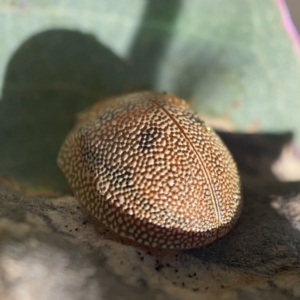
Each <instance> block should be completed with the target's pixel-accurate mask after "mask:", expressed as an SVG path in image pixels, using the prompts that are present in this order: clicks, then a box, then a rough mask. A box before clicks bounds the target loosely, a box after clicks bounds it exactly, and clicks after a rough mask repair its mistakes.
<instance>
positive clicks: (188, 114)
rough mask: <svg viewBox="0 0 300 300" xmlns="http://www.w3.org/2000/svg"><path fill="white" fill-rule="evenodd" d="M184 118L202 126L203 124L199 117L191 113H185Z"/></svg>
mask: <svg viewBox="0 0 300 300" xmlns="http://www.w3.org/2000/svg"><path fill="white" fill-rule="evenodd" d="M184 116H185V117H187V118H188V119H189V120H190V121H192V122H194V123H197V124H200V125H201V126H204V122H203V121H202V120H201V119H200V118H199V116H197V115H196V114H194V113H192V112H191V111H185V112H184Z"/></svg>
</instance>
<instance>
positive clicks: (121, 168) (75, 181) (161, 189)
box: [58, 93, 241, 249]
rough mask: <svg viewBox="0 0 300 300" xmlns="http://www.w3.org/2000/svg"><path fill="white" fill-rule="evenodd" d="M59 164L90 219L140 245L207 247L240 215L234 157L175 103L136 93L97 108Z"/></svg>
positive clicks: (172, 99)
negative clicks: (206, 245) (96, 220)
mask: <svg viewBox="0 0 300 300" xmlns="http://www.w3.org/2000/svg"><path fill="white" fill-rule="evenodd" d="M83 124H85V125H83ZM58 163H59V166H60V167H61V168H62V170H63V172H64V174H65V176H66V178H67V179H68V181H69V183H70V185H71V187H72V189H73V190H74V192H75V195H76V197H77V198H78V199H79V200H80V201H81V202H82V203H83V205H84V206H85V207H86V209H87V211H88V212H89V213H90V214H91V215H93V216H94V218H96V219H98V220H99V223H100V224H101V225H103V226H104V227H106V228H109V229H110V230H112V231H113V232H114V233H116V234H118V235H119V236H121V237H124V238H125V239H129V240H131V241H134V242H136V243H138V244H142V245H146V246H151V247H154V248H169V249H172V248H180V249H184V248H193V247H197V246H200V245H204V244H207V243H209V242H211V241H212V240H214V239H215V238H217V237H220V236H222V235H224V234H225V233H226V232H227V231H228V230H229V229H230V228H231V227H232V225H233V223H234V222H235V221H236V218H237V216H238V214H239V210H240V202H241V197H240V188H239V178H238V174H237V170H236V167H235V164H234V162H233V160H232V158H231V156H230V154H229V152H228V151H227V149H226V148H225V147H224V145H223V144H222V142H221V141H220V140H219V138H218V137H217V136H216V135H215V133H214V132H213V131H212V130H210V129H209V128H207V127H206V126H205V125H204V123H203V122H202V121H201V120H200V119H199V118H198V116H196V115H195V114H193V113H192V112H191V111H189V110H188V109H187V106H186V104H185V103H184V102H183V101H182V100H178V99H177V98H175V97H174V96H173V95H168V94H166V95H163V94H156V93H137V94H131V95H128V96H124V97H121V98H119V99H116V100H113V101H112V103H111V104H110V105H108V106H105V108H104V107H101V106H98V105H97V106H95V107H94V108H92V110H91V111H90V112H87V113H86V115H85V119H84V120H83V121H82V123H81V128H80V129H79V130H78V129H76V130H75V131H73V132H72V133H71V134H70V136H69V137H68V138H67V140H66V142H65V144H64V145H63V147H62V149H61V151H60V155H59V159H58Z"/></svg>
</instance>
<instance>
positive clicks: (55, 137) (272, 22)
mask: <svg viewBox="0 0 300 300" xmlns="http://www.w3.org/2000/svg"><path fill="white" fill-rule="evenodd" d="M0 26H1V28H2V29H3V34H2V40H1V47H0V57H1V59H0V76H1V78H2V80H1V81H0V89H1V91H2V96H1V102H0V140H1V147H0V176H8V177H12V178H14V179H16V180H18V181H20V182H22V183H24V184H27V185H30V186H37V187H38V186H48V187H49V188H50V189H54V190H62V189H65V188H66V183H65V180H64V179H63V177H62V175H61V173H60V171H59V169H58V167H57V166H56V156H57V152H58V149H59V147H60V145H61V143H62V141H63V139H64V137H65V136H66V135H67V133H68V131H69V130H70V129H71V128H72V124H73V122H74V120H75V116H76V113H78V112H79V111H81V110H82V109H84V108H87V107H88V106H90V105H91V104H93V103H94V102H95V101H97V100H98V99H102V98H105V97H108V96H111V95H116V94H120V93H123V92H129V91H133V90H141V89H156V90H166V91H169V92H173V93H175V94H178V95H179V96H181V97H183V98H185V99H187V100H190V101H191V104H192V105H193V107H194V108H195V109H196V110H197V111H199V112H201V113H204V114H208V115H213V116H216V117H219V118H225V119H227V120H228V121H229V122H231V123H232V124H233V126H234V128H236V129H239V130H247V129H249V128H251V127H252V128H253V127H255V126H256V127H257V129H259V130H264V131H286V130H293V131H294V132H295V133H296V134H297V130H299V129H298V118H297V111H300V110H299V106H300V104H299V103H300V102H299V100H298V95H299V94H300V93H299V92H300V85H299V79H300V68H299V60H298V58H297V56H296V53H295V51H294V48H293V44H292V43H291V41H290V39H289V37H288V35H287V33H286V32H285V29H284V27H283V25H282V23H281V19H280V12H279V9H278V8H277V7H276V6H275V1H272V0H265V1H261V0H248V1H240V0H202V1H198V0H190V1H180V0H172V1H159V0H153V1H146V0H121V1H118V2H115V1H110V0H106V1H104V0H103V1H94V0H87V1H43V0H35V1H31V2H27V1H14V2H9V1H6V2H5V3H2V4H1V6H0ZM297 143H298V145H299V144H300V138H299V134H298V135H297Z"/></svg>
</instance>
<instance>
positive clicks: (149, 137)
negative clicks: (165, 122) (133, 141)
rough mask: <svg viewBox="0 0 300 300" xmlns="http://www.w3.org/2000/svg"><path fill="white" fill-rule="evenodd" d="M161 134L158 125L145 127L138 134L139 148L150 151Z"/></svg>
mask: <svg viewBox="0 0 300 300" xmlns="http://www.w3.org/2000/svg"><path fill="white" fill-rule="evenodd" d="M160 136H161V132H160V131H159V129H158V128H156V127H148V128H143V129H142V130H141V132H140V134H139V136H138V142H139V149H140V150H141V151H143V152H148V151H149V150H151V149H152V148H153V147H154V143H155V142H156V140H157V139H158V138H159V137H160Z"/></svg>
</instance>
